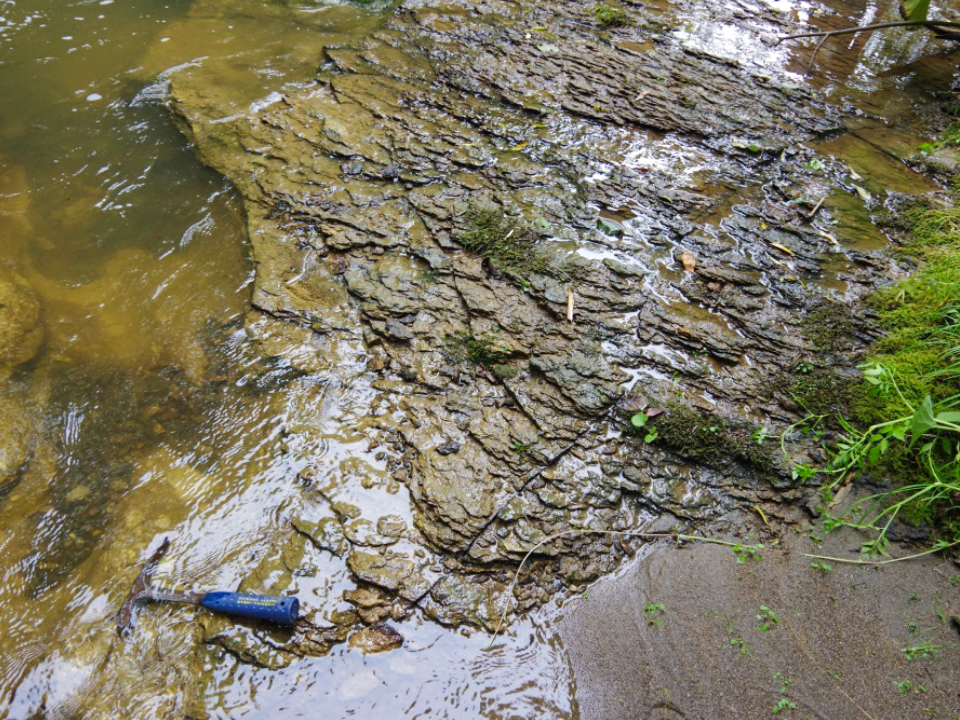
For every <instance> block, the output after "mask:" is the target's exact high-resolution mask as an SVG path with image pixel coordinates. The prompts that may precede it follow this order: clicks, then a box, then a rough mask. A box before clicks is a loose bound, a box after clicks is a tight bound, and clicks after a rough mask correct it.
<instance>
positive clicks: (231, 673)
mask: <svg viewBox="0 0 960 720" xmlns="http://www.w3.org/2000/svg"><path fill="white" fill-rule="evenodd" d="M404 632H405V633H406V641H405V643H404V646H403V647H402V648H401V649H400V650H396V651H393V652H391V653H387V654H384V655H373V656H367V657H364V656H363V655H360V654H359V653H356V652H352V651H350V650H349V649H342V650H339V649H338V650H335V651H334V652H333V653H331V655H330V656H328V657H326V658H322V659H313V660H308V661H305V662H303V663H300V664H298V665H296V666H293V667H290V668H288V669H286V670H281V671H279V672H267V671H263V670H258V669H256V668H252V667H250V666H249V665H242V664H240V663H237V662H235V661H232V660H230V659H229V658H227V659H225V661H224V662H223V663H221V664H220V666H219V667H218V669H217V674H218V675H220V676H224V677H229V678H230V682H229V683H220V684H221V685H222V686H224V687H227V688H229V690H228V692H226V693H225V694H224V696H223V697H222V702H221V704H220V707H221V709H222V711H221V714H215V715H214V717H218V718H227V717H236V716H237V714H241V712H242V716H243V717H246V718H271V717H277V715H276V713H277V712H279V711H282V712H283V717H291V718H297V717H316V716H317V708H318V707H322V708H323V714H324V717H331V718H341V717H357V718H399V717H405V718H411V719H414V718H437V720H451V719H453V718H490V719H494V718H496V719H497V720H527V719H528V718H569V719H570V720H575V719H576V718H578V717H579V710H578V708H577V705H576V702H575V700H574V699H573V697H574V690H575V687H574V685H573V680H572V677H571V675H570V668H569V665H568V660H567V658H566V654H565V652H564V650H563V648H562V647H560V645H559V640H558V639H557V637H556V635H554V634H552V633H550V632H548V631H546V630H544V629H543V628H542V627H539V626H538V625H536V624H532V623H524V624H522V625H521V626H519V627H517V628H514V637H513V638H512V639H511V640H510V641H509V642H500V643H498V644H497V645H496V646H495V647H494V648H493V649H492V650H487V646H488V645H489V642H490V639H489V637H488V636H486V635H484V634H482V633H477V634H472V635H471V634H459V633H451V632H448V631H445V630H443V629H441V628H438V627H437V626H436V625H433V624H430V623H418V622H416V623H407V624H405V625H404ZM468 679H469V680H468Z"/></svg>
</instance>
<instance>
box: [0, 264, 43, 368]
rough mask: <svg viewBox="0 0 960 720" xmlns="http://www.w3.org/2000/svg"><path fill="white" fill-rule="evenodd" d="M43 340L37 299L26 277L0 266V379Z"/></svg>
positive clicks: (32, 352)
mask: <svg viewBox="0 0 960 720" xmlns="http://www.w3.org/2000/svg"><path fill="white" fill-rule="evenodd" d="M42 343H43V325H42V323H41V319H40V301H39V299H38V298H37V295H36V293H35V292H34V291H33V289H32V288H31V287H30V285H28V284H27V281H26V280H25V279H24V278H23V277H21V276H20V275H18V274H17V273H15V272H13V271H11V270H6V269H4V268H0V379H3V378H5V377H6V376H8V375H9V373H10V371H11V369H12V368H14V367H16V366H17V365H21V364H23V363H25V362H27V361H29V360H31V359H33V357H34V356H35V355H36V354H37V351H38V350H39V349H40V345H41V344H42Z"/></svg>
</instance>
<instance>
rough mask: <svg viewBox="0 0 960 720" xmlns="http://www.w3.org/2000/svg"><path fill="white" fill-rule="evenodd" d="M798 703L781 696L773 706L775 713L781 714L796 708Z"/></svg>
mask: <svg viewBox="0 0 960 720" xmlns="http://www.w3.org/2000/svg"><path fill="white" fill-rule="evenodd" d="M796 709H797V704H796V703H795V702H794V701H793V700H791V699H790V698H780V700H779V701H778V702H777V704H776V705H774V706H773V710H772V712H773V714H774V715H779V714H780V713H782V712H787V711H789V710H796Z"/></svg>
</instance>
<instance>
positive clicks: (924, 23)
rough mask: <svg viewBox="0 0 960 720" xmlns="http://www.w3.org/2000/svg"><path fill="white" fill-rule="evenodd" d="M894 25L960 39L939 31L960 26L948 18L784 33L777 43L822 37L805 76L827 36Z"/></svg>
mask: <svg viewBox="0 0 960 720" xmlns="http://www.w3.org/2000/svg"><path fill="white" fill-rule="evenodd" d="M892 27H926V28H930V29H931V30H933V31H934V32H935V33H936V34H938V35H939V36H940V37H945V38H950V39H960V36H957V35H956V34H955V33H937V28H942V27H953V28H960V23H956V22H947V21H946V20H904V21H901V22H889V23H877V24H876V25H859V26H857V27H852V28H842V29H840V30H822V31H820V32H809V33H798V34H796V35H784V36H782V37H779V38H777V44H778V45H779V44H780V43H782V42H783V41H784V40H796V39H797V38H807V37H818V38H820V41H819V42H818V43H817V46H816V47H815V48H814V49H813V55H811V56H810V62H809V63H808V64H807V69H806V71H805V72H804V73H803V74H804V76H809V75H810V72H811V71H812V70H813V64H814V63H815V62H816V60H817V54H818V53H819V52H820V48H822V47H823V43H825V42H826V40H827V38H832V37H837V36H838V35H850V34H853V33H861V32H872V31H874V30H882V29H883V28H892Z"/></svg>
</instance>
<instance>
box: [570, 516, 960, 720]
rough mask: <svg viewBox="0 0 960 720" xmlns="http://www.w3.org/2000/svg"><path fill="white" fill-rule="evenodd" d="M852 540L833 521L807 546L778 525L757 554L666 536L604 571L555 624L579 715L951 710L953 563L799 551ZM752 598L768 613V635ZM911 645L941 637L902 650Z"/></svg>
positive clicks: (959, 603)
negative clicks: (744, 557) (927, 649)
mask: <svg viewBox="0 0 960 720" xmlns="http://www.w3.org/2000/svg"><path fill="white" fill-rule="evenodd" d="M859 541H860V540H859V537H858V536H857V535H856V534H855V533H854V532H853V531H850V530H843V531H838V532H836V533H834V534H833V535H831V536H829V537H828V538H826V541H825V542H824V544H823V547H822V550H818V549H817V545H816V544H815V543H814V542H813V541H812V540H811V539H810V538H809V533H804V532H802V531H801V530H800V528H799V526H793V527H792V528H791V526H789V525H788V526H787V529H786V530H785V531H784V532H783V534H782V537H780V539H779V544H778V545H777V547H775V548H770V549H765V550H764V551H763V552H762V559H761V560H760V561H759V562H755V561H753V560H749V561H747V562H746V563H743V564H738V563H737V560H736V556H735V555H734V553H733V552H732V550H731V549H730V548H729V547H722V546H718V545H708V544H696V545H686V546H684V547H682V548H680V549H677V548H675V547H673V546H663V547H662V548H659V549H657V550H654V551H653V552H652V553H650V554H648V555H647V556H646V557H644V558H642V559H640V560H638V561H635V562H633V563H631V564H630V566H629V567H628V568H626V569H625V570H624V571H623V572H621V573H619V574H618V575H617V576H616V577H614V578H610V579H608V580H605V581H601V582H600V583H598V584H597V585H595V586H594V587H592V588H590V590H589V592H588V593H587V594H586V597H585V598H583V599H581V600H579V601H577V602H575V603H572V604H570V605H568V606H567V608H566V609H565V612H564V614H563V615H564V617H563V618H562V620H561V622H560V633H561V636H562V638H563V641H564V645H565V646H566V648H567V650H568V652H569V653H570V657H571V662H572V665H573V668H574V674H575V677H576V682H577V695H578V700H579V703H580V708H581V712H582V717H583V718H584V719H585V720H594V719H596V720H627V719H630V720H634V719H636V720H641V719H642V720H656V719H661V718H662V719H667V718H690V719H693V718H704V719H706V718H765V717H773V716H778V717H787V718H811V719H812V718H821V719H823V720H840V719H844V718H875V719H877V720H879V719H881V718H882V719H884V720H886V719H894V718H960V634H958V632H957V629H956V627H955V626H954V625H952V624H951V623H950V621H949V619H948V616H949V614H951V613H952V614H957V612H958V609H960V566H958V565H957V564H955V563H954V562H953V561H952V560H949V559H946V558H944V557H941V556H936V555H934V556H929V557H926V558H923V559H919V560H913V561H909V562H902V563H895V564H892V565H889V566H886V567H882V568H876V567H861V566H853V565H843V564H840V563H836V562H830V561H826V562H827V564H828V565H830V566H831V567H832V571H830V572H825V571H823V570H818V569H814V568H812V567H811V563H812V562H813V560H811V558H808V557H804V556H803V553H805V552H814V553H816V552H823V554H827V555H841V556H844V557H850V558H853V557H855V553H854V552H852V551H854V550H855V549H856V548H858V545H859ZM910 552H911V550H910V549H907V548H900V547H894V548H892V554H893V555H894V556H900V555H904V554H909V553H910ZM914 552H915V550H914ZM658 604H662V605H663V611H662V612H661V611H659V609H651V611H650V612H645V608H646V607H647V606H648V605H658ZM761 606H766V607H768V608H769V609H770V610H771V611H772V612H773V613H774V614H775V615H776V616H777V618H778V619H779V622H777V623H775V624H772V625H771V626H770V628H769V629H768V630H767V631H763V630H762V629H761V623H760V622H759V621H758V619H757V615H758V614H760V613H761V609H760V608H761ZM658 623H659V624H658ZM919 646H940V647H939V648H937V649H936V650H935V651H934V652H933V653H932V654H930V655H926V656H921V657H917V658H916V659H910V658H909V657H908V654H907V653H905V652H904V651H903V649H904V648H911V647H919ZM788 680H789V681H792V682H787V681H788ZM907 682H909V685H908V684H906V683H907ZM778 704H779V705H780V706H781V707H780V708H779V709H778V707H777V706H778ZM791 704H792V705H793V706H791Z"/></svg>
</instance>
